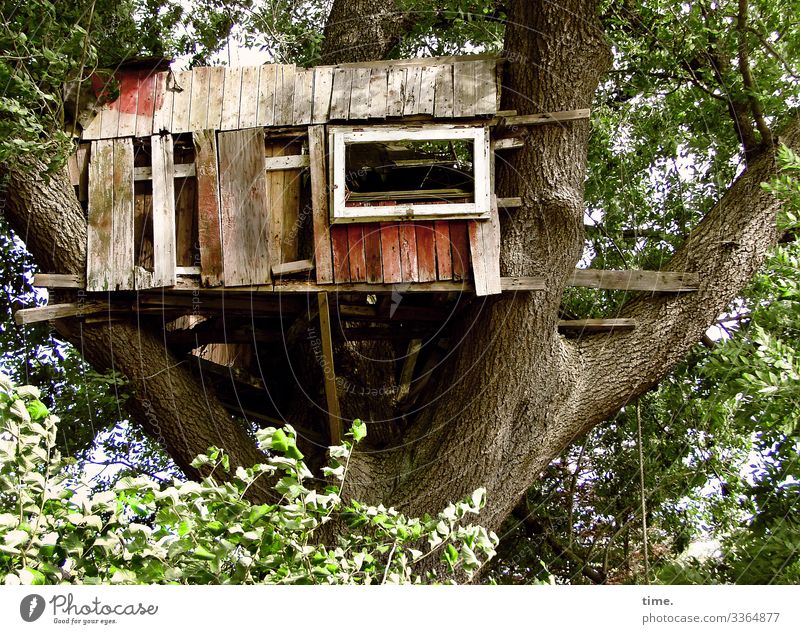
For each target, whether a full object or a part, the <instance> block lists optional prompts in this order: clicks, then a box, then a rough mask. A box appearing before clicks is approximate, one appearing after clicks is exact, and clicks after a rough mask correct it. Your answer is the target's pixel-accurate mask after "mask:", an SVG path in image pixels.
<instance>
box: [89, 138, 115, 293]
mask: <svg viewBox="0 0 800 634" xmlns="http://www.w3.org/2000/svg"><path fill="white" fill-rule="evenodd" d="M113 178H114V142H113V141H112V140H108V141H106V140H101V141H94V142H93V143H92V154H91V158H90V160H89V213H88V227H87V232H86V290H87V291H108V290H111V289H112V286H111V263H112V257H113V256H112V242H111V232H112V227H113V224H112V223H113V213H114V195H113V191H114V190H113V189H111V188H110V187H109V186H108V184H109V183H110V182H111V181H112V180H113Z"/></svg>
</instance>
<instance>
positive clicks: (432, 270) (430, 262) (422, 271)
mask: <svg viewBox="0 0 800 634" xmlns="http://www.w3.org/2000/svg"><path fill="white" fill-rule="evenodd" d="M414 225H415V231H416V234H417V235H416V237H417V265H418V269H419V281H420V282H434V281H436V279H437V278H436V238H435V236H434V233H433V223H432V222H417V223H414Z"/></svg>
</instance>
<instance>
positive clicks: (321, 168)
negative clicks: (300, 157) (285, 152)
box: [308, 125, 333, 284]
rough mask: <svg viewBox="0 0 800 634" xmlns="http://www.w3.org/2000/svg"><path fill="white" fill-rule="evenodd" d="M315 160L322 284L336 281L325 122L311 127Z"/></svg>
mask: <svg viewBox="0 0 800 634" xmlns="http://www.w3.org/2000/svg"><path fill="white" fill-rule="evenodd" d="M308 154H309V159H310V161H311V213H312V220H313V223H312V224H313V228H314V265H315V267H316V271H317V283H318V284H330V283H332V282H333V258H332V254H331V235H330V223H329V220H328V171H327V166H326V155H325V126H323V125H313V126H310V127H309V128H308Z"/></svg>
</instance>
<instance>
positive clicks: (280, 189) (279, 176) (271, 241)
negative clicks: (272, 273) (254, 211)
mask: <svg viewBox="0 0 800 634" xmlns="http://www.w3.org/2000/svg"><path fill="white" fill-rule="evenodd" d="M264 155H265V156H268V157H272V156H283V155H284V149H283V147H282V145H281V143H280V142H279V141H274V142H270V143H268V144H267V146H266V149H265V150H264ZM285 174H286V170H271V171H270V172H268V173H267V175H266V184H267V202H268V205H269V233H268V238H267V251H268V252H269V264H270V267H272V266H274V265H276V264H281V263H283V262H284V259H283V232H284V221H285V218H284V215H283V211H284V194H285V190H284V176H285Z"/></svg>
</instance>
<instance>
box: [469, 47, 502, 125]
mask: <svg viewBox="0 0 800 634" xmlns="http://www.w3.org/2000/svg"><path fill="white" fill-rule="evenodd" d="M473 63H474V64H475V92H476V99H475V114H494V113H495V112H496V111H497V72H496V69H497V62H496V61H495V60H490V59H487V60H484V61H480V62H473Z"/></svg>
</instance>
